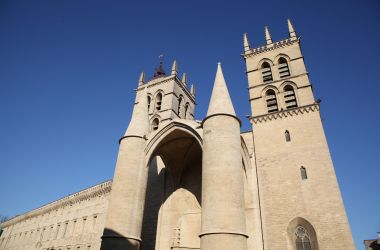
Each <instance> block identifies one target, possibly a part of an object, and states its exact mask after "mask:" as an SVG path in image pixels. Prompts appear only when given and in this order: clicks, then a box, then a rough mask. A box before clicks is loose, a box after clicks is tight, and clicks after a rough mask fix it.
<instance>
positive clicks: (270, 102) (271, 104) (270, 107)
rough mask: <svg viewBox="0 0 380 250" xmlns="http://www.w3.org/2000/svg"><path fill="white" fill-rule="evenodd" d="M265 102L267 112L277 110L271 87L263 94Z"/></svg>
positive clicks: (274, 93)
mask: <svg viewBox="0 0 380 250" xmlns="http://www.w3.org/2000/svg"><path fill="white" fill-rule="evenodd" d="M265 99H266V102H267V108H268V113H271V112H276V111H278V106H277V98H276V92H274V90H273V89H268V90H267V92H266V95H265Z"/></svg>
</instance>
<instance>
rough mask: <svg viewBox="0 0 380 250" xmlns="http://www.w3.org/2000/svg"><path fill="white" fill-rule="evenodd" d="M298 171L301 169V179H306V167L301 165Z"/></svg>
mask: <svg viewBox="0 0 380 250" xmlns="http://www.w3.org/2000/svg"><path fill="white" fill-rule="evenodd" d="M300 171H301V179H302V180H306V179H307V173H306V168H304V167H303V166H302V167H301V168H300Z"/></svg>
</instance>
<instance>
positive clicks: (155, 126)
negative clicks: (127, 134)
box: [152, 118, 160, 131]
mask: <svg viewBox="0 0 380 250" xmlns="http://www.w3.org/2000/svg"><path fill="white" fill-rule="evenodd" d="M159 123H160V121H159V120H158V118H154V119H153V121H152V131H155V130H157V129H158V125H159Z"/></svg>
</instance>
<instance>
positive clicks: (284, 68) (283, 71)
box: [278, 57, 290, 78]
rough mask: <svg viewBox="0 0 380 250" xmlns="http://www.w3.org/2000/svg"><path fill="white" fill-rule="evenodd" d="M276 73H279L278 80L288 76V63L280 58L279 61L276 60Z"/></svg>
mask: <svg viewBox="0 0 380 250" xmlns="http://www.w3.org/2000/svg"><path fill="white" fill-rule="evenodd" d="M278 72H279V73H280V78H284V77H288V76H290V71H289V65H288V62H287V61H286V59H285V58H283V57H280V59H278Z"/></svg>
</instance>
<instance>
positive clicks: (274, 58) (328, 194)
mask: <svg viewBox="0 0 380 250" xmlns="http://www.w3.org/2000/svg"><path fill="white" fill-rule="evenodd" d="M288 30H289V37H288V38H286V39H283V40H280V41H277V42H275V41H272V37H271V34H270V31H269V28H268V27H265V29H264V31H265V32H264V33H265V41H266V44H265V45H263V46H259V47H256V48H251V47H250V44H249V41H248V36H247V34H244V39H243V40H244V53H243V54H242V56H243V58H244V60H245V63H246V70H247V77H248V89H249V101H250V106H251V110H252V116H251V117H250V121H251V123H252V127H253V135H254V149H255V154H254V157H255V162H256V168H257V183H258V190H259V200H260V211H261V222H260V223H261V228H262V233H263V249H292V250H293V249H294V250H304V249H305V250H306V249H307V250H309V249H312V250H314V249H334V250H338V249H341V250H343V249H355V248H354V244H353V240H352V235H351V231H350V227H349V224H348V220H347V217H346V212H345V209H344V205H343V201H342V198H341V194H340V190H339V187H338V183H337V180H336V176H335V172H334V167H333V163H332V160H331V156H330V152H329V148H328V144H327V141H326V137H325V133H324V129H323V126H322V122H321V116H320V104H319V101H316V100H315V98H314V95H313V90H312V85H311V83H310V79H309V73H308V72H307V70H306V67H305V63H304V57H303V54H302V51H301V47H300V38H299V37H298V36H297V34H296V31H295V29H294V27H293V25H292V23H291V22H290V20H288ZM284 245H286V246H287V247H286V248H284Z"/></svg>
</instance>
